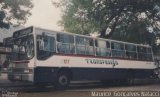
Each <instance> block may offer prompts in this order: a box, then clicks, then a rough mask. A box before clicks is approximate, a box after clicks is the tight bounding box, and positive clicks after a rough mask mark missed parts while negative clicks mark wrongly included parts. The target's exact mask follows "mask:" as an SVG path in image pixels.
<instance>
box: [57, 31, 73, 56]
mask: <svg viewBox="0 0 160 97" xmlns="http://www.w3.org/2000/svg"><path fill="white" fill-rule="evenodd" d="M57 50H58V52H59V53H65V54H74V53H75V47H74V37H73V36H72V35H67V34H57Z"/></svg>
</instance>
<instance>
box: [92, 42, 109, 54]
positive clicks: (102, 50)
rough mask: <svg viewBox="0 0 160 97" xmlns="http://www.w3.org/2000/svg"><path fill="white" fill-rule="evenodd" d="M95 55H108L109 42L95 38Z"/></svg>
mask: <svg viewBox="0 0 160 97" xmlns="http://www.w3.org/2000/svg"><path fill="white" fill-rule="evenodd" d="M95 43H96V55H97V56H110V54H111V50H110V44H109V42H108V41H107V42H106V41H104V40H96V42H95Z"/></svg>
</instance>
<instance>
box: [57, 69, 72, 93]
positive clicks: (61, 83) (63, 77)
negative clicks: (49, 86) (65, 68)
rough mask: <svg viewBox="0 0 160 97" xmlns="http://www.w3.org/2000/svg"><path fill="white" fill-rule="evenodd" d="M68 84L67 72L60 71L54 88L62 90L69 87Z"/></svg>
mask: <svg viewBox="0 0 160 97" xmlns="http://www.w3.org/2000/svg"><path fill="white" fill-rule="evenodd" d="M69 84H70V76H69V74H68V73H67V72H60V73H58V75H57V78H56V81H55V83H54V85H55V88H56V89H59V90H63V89H66V88H68V87H69Z"/></svg>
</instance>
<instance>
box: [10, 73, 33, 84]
mask: <svg viewBox="0 0 160 97" xmlns="http://www.w3.org/2000/svg"><path fill="white" fill-rule="evenodd" d="M8 79H9V80H10V81H26V82H33V74H19V73H18V74H16V73H8Z"/></svg>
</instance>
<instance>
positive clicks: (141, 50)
mask: <svg viewBox="0 0 160 97" xmlns="http://www.w3.org/2000/svg"><path fill="white" fill-rule="evenodd" d="M137 51H138V59H139V60H146V59H147V48H146V47H143V46H138V47H137Z"/></svg>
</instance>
